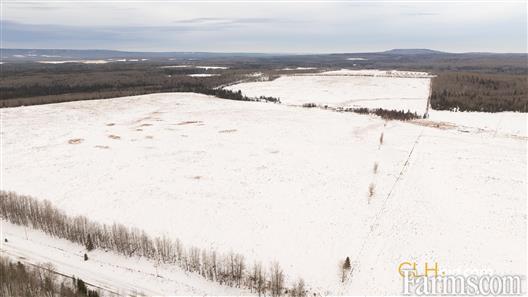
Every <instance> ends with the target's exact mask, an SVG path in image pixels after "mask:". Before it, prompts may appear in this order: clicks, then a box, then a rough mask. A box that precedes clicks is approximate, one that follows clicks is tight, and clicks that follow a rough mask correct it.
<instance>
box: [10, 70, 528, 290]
mask: <svg viewBox="0 0 528 297" xmlns="http://www.w3.org/2000/svg"><path fill="white" fill-rule="evenodd" d="M300 78H302V79H303V80H304V79H313V78H315V79H321V78H320V77H313V76H306V77H300ZM323 78H325V77H323ZM331 78H334V79H335V77H331ZM359 78H361V77H359ZM375 78H376V79H382V80H385V81H384V83H385V84H386V86H387V87H388V89H387V90H388V91H387V92H389V94H391V93H390V92H392V91H396V90H395V89H393V88H391V84H395V85H398V84H400V87H401V86H407V85H409V84H410V85H413V84H416V87H418V86H420V85H421V83H422V82H423V81H427V80H426V79H416V78H412V79H409V78H391V79H392V80H395V81H398V83H396V82H391V81H389V80H388V78H387V77H379V78H378V77H375ZM347 79H350V77H348V78H347ZM369 79H372V77H369ZM400 80H401V81H404V82H405V83H404V84H403V85H402V83H400V82H399V81H400ZM324 82H325V83H328V82H327V81H324ZM418 82H420V83H418ZM339 83H346V82H342V81H339ZM354 84H356V85H357V81H355V82H354ZM300 86H301V85H300V84H295V83H294V82H293V85H290V86H289V88H292V89H294V90H296V91H297V92H304V93H305V94H306V95H310V93H309V92H308V91H306V90H304V89H302V88H300ZM302 86H303V88H308V87H309V84H307V81H304V82H303V84H302ZM395 87H396V86H394V88H395ZM336 89H339V88H336ZM375 89H376V88H374V90H375ZM336 92H337V91H336ZM373 92H374V91H373ZM268 95H269V94H268ZM1 112H2V121H3V144H2V145H3V146H2V150H3V164H2V174H3V189H5V190H8V191H16V192H18V193H19V194H28V195H32V196H34V197H36V198H38V199H49V200H50V201H52V202H53V203H54V204H55V205H57V206H58V207H60V208H61V209H64V210H65V211H67V212H68V213H69V214H71V215H77V214H82V215H87V216H89V217H90V219H92V220H95V221H99V222H102V223H112V222H114V221H115V222H118V223H123V224H125V225H128V226H135V227H139V228H141V229H144V230H146V231H147V232H148V233H149V234H151V235H152V236H156V235H166V236H169V237H172V238H179V239H181V240H182V242H183V243H184V244H186V245H193V246H197V247H201V248H214V249H217V250H219V251H230V250H233V251H235V252H238V253H241V254H243V255H244V256H245V257H246V260H247V263H252V262H253V261H263V263H264V264H267V263H269V262H270V261H273V260H276V261H278V262H279V263H280V265H281V266H282V267H283V269H284V271H285V273H286V275H287V277H288V281H292V280H296V279H297V277H303V278H304V280H305V281H306V282H307V284H309V285H310V286H312V287H313V288H315V289H316V290H319V292H322V293H325V294H354V295H365V294H366V295H372V294H381V295H385V294H400V293H401V279H400V278H399V275H398V274H397V272H396V271H397V267H398V265H399V263H401V262H402V261H415V262H418V263H424V262H426V261H427V262H434V261H436V262H438V263H439V266H440V269H455V268H459V267H465V268H468V267H469V268H483V269H491V270H493V271H494V272H495V273H501V274H523V275H524V274H525V273H526V263H527V259H526V254H525V251H526V248H527V246H526V231H527V230H526V196H527V192H526V185H527V176H526V170H527V166H526V164H527V162H526V161H527V160H526V149H527V143H526V138H522V137H518V136H515V137H513V136H512V135H510V133H509V131H507V130H502V129H499V130H496V131H474V130H469V131H464V127H458V126H455V127H454V128H450V127H447V128H446V127H444V126H438V128H436V126H434V125H433V124H434V123H437V122H433V121H428V120H420V121H414V122H408V123H406V122H398V121H388V122H386V121H383V120H381V119H380V118H378V117H375V116H368V115H358V114H354V113H337V112H333V111H329V110H322V109H307V108H301V107H294V106H286V105H281V104H267V103H259V102H241V101H232V100H221V99H217V98H214V97H210V96H204V95H198V94H192V93H173V94H170V93H168V94H152V95H144V96H134V97H123V98H115V99H106V100H91V101H78V102H68V103H61V104H49V105H39V106H28V107H17V108H5V109H2V110H1ZM457 116H460V117H461V118H463V117H464V114H463V113H460V114H458V115H457ZM480 116H484V115H480ZM480 116H479V117H480ZM510 119H511V117H509V116H504V117H502V120H501V127H509V126H512V127H513V126H515V125H516V124H515V123H516V122H512V123H511V124H510V123H508V122H509V120H510ZM474 120H475V118H471V117H468V118H467V119H464V121H466V122H468V123H472V122H473V121H474ZM475 121H476V120H475ZM479 121H480V119H479ZM460 123H462V122H460ZM382 133H383V144H381V145H380V141H379V139H380V136H381V134H382ZM117 136H119V138H118V137H117ZM76 139H78V140H77V141H73V140H76ZM376 163H377V164H378V168H379V169H378V172H377V173H374V171H373V166H374V164H376ZM371 184H372V185H374V186H375V194H374V196H373V197H372V198H371V199H370V203H369V198H368V195H367V193H368V188H369V185H371ZM15 233H16V232H15ZM37 243H39V244H41V243H42V241H38V242H37ZM46 244H47V243H46ZM47 253H48V252H44V253H43V254H44V255H46V254H47ZM347 256H349V257H350V258H351V259H352V260H353V262H354V264H353V266H354V273H353V275H352V277H351V279H350V280H349V281H348V282H347V283H345V284H342V283H341V282H340V275H339V271H338V265H339V261H342V260H344V258H345V257H347ZM112 261H113V260H112ZM112 261H111V260H109V262H112ZM116 277H119V275H118V274H117V276H116ZM123 279H130V282H132V280H133V279H132V278H127V277H126V275H124V277H123ZM182 282H183V280H182ZM138 285H139V283H138ZM214 294H224V293H223V292H222V291H215V292H214Z"/></svg>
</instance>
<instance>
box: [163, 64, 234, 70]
mask: <svg viewBox="0 0 528 297" xmlns="http://www.w3.org/2000/svg"><path fill="white" fill-rule="evenodd" d="M190 67H193V68H199V69H205V70H209V69H228V67H223V66H194V65H168V66H161V67H160V68H190Z"/></svg>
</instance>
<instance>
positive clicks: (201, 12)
mask: <svg viewBox="0 0 528 297" xmlns="http://www.w3.org/2000/svg"><path fill="white" fill-rule="evenodd" d="M1 3H2V5H1V20H0V25H1V43H2V44H1V47H2V48H62V49H114V50H128V51H201V52H254V53H255V52H259V53H343V52H347V53H350V52H372V51H383V50H388V49H393V48H429V49H435V50H442V51H449V52H523V53H526V52H527V1H496V2H490V1H487V2H483V1H468V0H466V1H463V2H461V1H452V0H444V1H441V0H438V1H434V0H426V1H412V0H406V1H397V2H396V1H388V0H383V1H380V0H377V1H376V0H375V1H345V0H341V1H314V0H309V1H297V0H293V1H292V0H290V1H286V0H253V1H252V0H247V1H242V0H229V1H215V0H199V1H190V0H185V1H178V0H172V1H170V0H166V1H164V0H155V1H138V0H127V1H124V0H110V1H103V0H92V1H84V0H52V1H21V0H2V2H1Z"/></svg>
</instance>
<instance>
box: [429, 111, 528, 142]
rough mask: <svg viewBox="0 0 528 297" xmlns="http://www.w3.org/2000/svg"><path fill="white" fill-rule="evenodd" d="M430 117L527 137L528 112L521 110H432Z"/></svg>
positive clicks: (439, 120) (473, 128) (461, 125)
mask: <svg viewBox="0 0 528 297" xmlns="http://www.w3.org/2000/svg"><path fill="white" fill-rule="evenodd" d="M429 119H430V120H432V121H438V122H447V123H452V124H455V125H457V126H460V127H462V128H463V129H466V130H467V129H472V130H477V131H483V130H484V131H493V132H496V133H503V134H511V135H516V136H523V137H527V136H528V133H527V125H528V114H527V113H521V112H497V113H489V112H452V111H447V110H430V111H429Z"/></svg>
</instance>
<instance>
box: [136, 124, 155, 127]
mask: <svg viewBox="0 0 528 297" xmlns="http://www.w3.org/2000/svg"><path fill="white" fill-rule="evenodd" d="M139 126H140V127H148V126H152V124H141V125H139Z"/></svg>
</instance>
